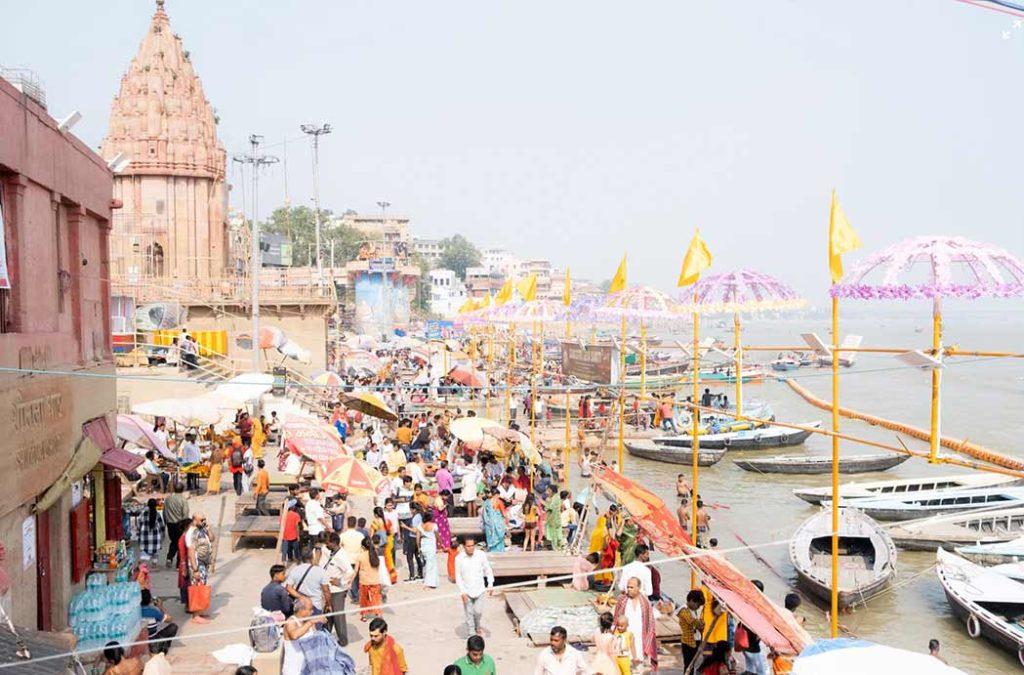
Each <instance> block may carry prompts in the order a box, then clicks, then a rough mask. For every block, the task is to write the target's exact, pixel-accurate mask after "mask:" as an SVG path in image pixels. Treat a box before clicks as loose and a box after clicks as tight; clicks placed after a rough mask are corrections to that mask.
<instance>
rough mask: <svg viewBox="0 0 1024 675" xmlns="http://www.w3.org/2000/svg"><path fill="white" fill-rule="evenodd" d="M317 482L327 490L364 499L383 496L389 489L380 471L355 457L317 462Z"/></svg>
mask: <svg viewBox="0 0 1024 675" xmlns="http://www.w3.org/2000/svg"><path fill="white" fill-rule="evenodd" d="M316 480H317V482H319V483H320V487H322V488H324V489H325V490H337V491H338V492H347V493H348V494H350V495H359V496H363V497H378V496H381V495H383V494H384V492H386V491H387V488H388V486H387V481H386V480H385V478H384V476H382V475H381V473H380V471H378V470H377V469H375V468H373V467H371V466H370V465H369V464H367V463H366V462H364V461H361V460H358V459H356V458H355V457H337V458H335V459H332V460H329V461H326V462H317V465H316Z"/></svg>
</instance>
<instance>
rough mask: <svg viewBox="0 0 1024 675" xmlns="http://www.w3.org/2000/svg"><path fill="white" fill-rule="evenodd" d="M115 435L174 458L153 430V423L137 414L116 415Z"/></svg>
mask: <svg viewBox="0 0 1024 675" xmlns="http://www.w3.org/2000/svg"><path fill="white" fill-rule="evenodd" d="M117 437H118V438H120V439H121V440H123V441H128V442H129V443H133V444H135V445H137V446H139V447H140V448H144V449H146V450H156V451H157V452H159V453H160V454H161V455H163V456H164V457H168V458H171V459H173V458H174V453H172V452H171V451H170V450H169V449H168V448H167V443H166V442H164V439H162V438H160V437H159V436H157V435H156V433H155V432H154V431H153V425H152V424H151V423H149V422H147V421H146V420H144V419H142V418H141V417H139V416H138V415H126V414H124V413H121V414H119V415H118V416H117Z"/></svg>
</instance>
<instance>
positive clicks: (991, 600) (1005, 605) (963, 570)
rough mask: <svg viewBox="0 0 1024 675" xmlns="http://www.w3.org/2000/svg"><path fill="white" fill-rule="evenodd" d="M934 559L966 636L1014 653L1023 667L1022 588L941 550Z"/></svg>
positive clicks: (1005, 577)
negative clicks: (985, 640)
mask: <svg viewBox="0 0 1024 675" xmlns="http://www.w3.org/2000/svg"><path fill="white" fill-rule="evenodd" d="M936 558H937V564H936V567H935V571H936V574H937V575H938V577H939V583H940V584H941V585H942V590H943V591H944V592H945V594H946V600H947V601H948V602H949V606H950V609H952V610H953V614H954V615H955V616H956V617H957V618H958V619H960V620H961V621H963V622H964V624H965V625H966V627H967V635H969V636H970V637H972V638H978V637H984V638H985V639H987V640H989V641H991V642H994V643H995V644H997V645H999V646H1000V647H1002V648H1003V649H1006V650H1008V651H1010V652H1013V653H1015V654H1016V655H1017V660H1018V662H1020V664H1021V665H1022V666H1024V625H1022V624H1021V622H1022V621H1024V584H1022V583H1020V582H1018V581H1015V580H1014V579H1011V578H1010V577H1009V576H1006V575H1005V574H1000V573H999V572H997V571H994V570H992V569H990V568H986V567H982V566H981V565H977V564H975V563H973V562H971V561H970V560H967V559H965V558H961V557H960V556H958V555H956V554H955V553H950V552H949V551H946V550H943V549H941V548H940V549H939V550H938V551H937V552H936Z"/></svg>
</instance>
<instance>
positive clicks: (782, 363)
mask: <svg viewBox="0 0 1024 675" xmlns="http://www.w3.org/2000/svg"><path fill="white" fill-rule="evenodd" d="M768 365H770V366H771V367H772V370H777V371H779V372H783V373H784V372H787V371H790V370H796V369H797V368H799V367H800V361H798V360H796V359H794V358H782V359H775V360H774V361H772V362H770V363H769V364H768Z"/></svg>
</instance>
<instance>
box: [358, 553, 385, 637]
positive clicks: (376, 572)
mask: <svg viewBox="0 0 1024 675" xmlns="http://www.w3.org/2000/svg"><path fill="white" fill-rule="evenodd" d="M362 548H363V550H362V551H360V552H359V558H357V559H356V567H355V573H356V574H357V575H359V608H360V611H359V620H360V621H366V620H368V619H370V618H371V617H377V618H380V616H381V615H382V614H383V613H384V611H383V609H382V608H381V605H383V604H384V600H383V596H382V595H381V592H380V589H381V585H380V579H381V577H380V563H381V560H380V556H379V555H377V549H376V548H375V547H374V545H373V542H372V541H370V538H369V537H365V538H364V539H363V544H362ZM371 631H372V628H371Z"/></svg>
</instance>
